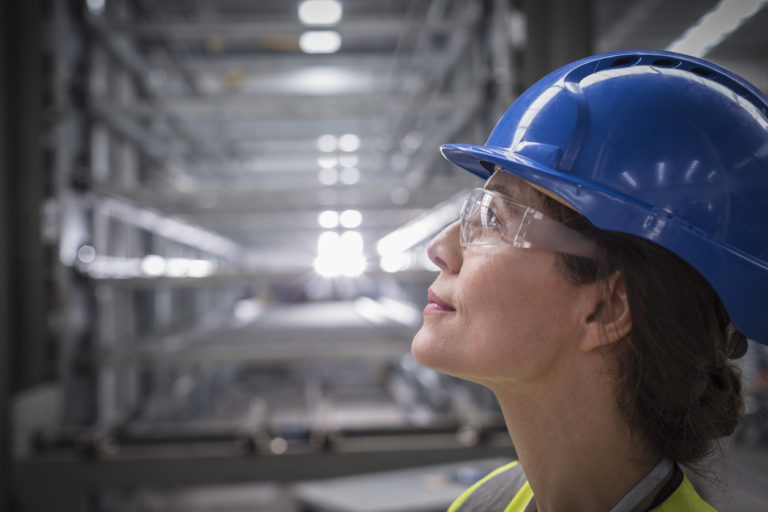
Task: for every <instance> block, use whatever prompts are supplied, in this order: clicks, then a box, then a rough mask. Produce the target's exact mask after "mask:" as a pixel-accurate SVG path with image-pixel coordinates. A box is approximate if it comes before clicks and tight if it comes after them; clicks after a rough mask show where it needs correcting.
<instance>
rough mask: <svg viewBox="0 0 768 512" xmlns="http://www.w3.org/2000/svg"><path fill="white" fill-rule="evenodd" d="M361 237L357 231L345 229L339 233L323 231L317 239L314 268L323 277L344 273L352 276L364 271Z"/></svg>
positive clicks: (364, 263)
mask: <svg viewBox="0 0 768 512" xmlns="http://www.w3.org/2000/svg"><path fill="white" fill-rule="evenodd" d="M365 267H366V262H365V256H363V237H362V235H361V234H360V233H358V232H357V231H346V232H344V234H342V235H339V234H338V233H336V232H334V231H325V232H324V233H322V234H321V235H320V236H319V237H318V239H317V258H315V270H316V271H317V273H318V274H320V275H322V276H325V277H336V276H340V275H345V276H349V277H354V276H358V275H360V274H362V273H363V272H364V271H365Z"/></svg>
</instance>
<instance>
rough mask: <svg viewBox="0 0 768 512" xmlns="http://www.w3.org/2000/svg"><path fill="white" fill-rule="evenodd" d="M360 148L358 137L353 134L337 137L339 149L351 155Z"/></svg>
mask: <svg viewBox="0 0 768 512" xmlns="http://www.w3.org/2000/svg"><path fill="white" fill-rule="evenodd" d="M359 147H360V137H358V136H357V135H355V134H354V133H345V134H344V135H342V136H341V137H339V149H340V150H342V151H346V152H347V153H351V152H352V151H357V150H358V148H359Z"/></svg>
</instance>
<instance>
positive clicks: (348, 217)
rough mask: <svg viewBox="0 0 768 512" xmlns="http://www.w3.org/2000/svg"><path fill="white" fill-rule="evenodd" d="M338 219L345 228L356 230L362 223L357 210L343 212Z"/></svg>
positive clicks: (361, 216) (361, 215)
mask: <svg viewBox="0 0 768 512" xmlns="http://www.w3.org/2000/svg"><path fill="white" fill-rule="evenodd" d="M338 218H339V222H340V223H341V225H342V226H344V227H345V228H356V227H358V226H359V225H360V224H362V222H363V214H362V213H360V212H359V211H358V210H344V211H343V212H341V215H339V217H338Z"/></svg>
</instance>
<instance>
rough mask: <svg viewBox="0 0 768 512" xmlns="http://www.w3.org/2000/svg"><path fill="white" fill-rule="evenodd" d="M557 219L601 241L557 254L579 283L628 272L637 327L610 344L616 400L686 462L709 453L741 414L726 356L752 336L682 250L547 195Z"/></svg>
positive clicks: (648, 436)
mask: <svg viewBox="0 0 768 512" xmlns="http://www.w3.org/2000/svg"><path fill="white" fill-rule="evenodd" d="M542 201H543V209H544V211H546V212H548V214H549V215H550V216H552V217H553V218H556V219H558V220H560V221H562V222H564V223H565V224H567V225H569V226H571V227H573V228H575V229H576V230H578V231H579V232H581V233H582V234H584V235H585V236H587V237H588V238H590V239H592V240H594V241H595V243H596V244H597V246H598V248H599V252H600V253H601V256H600V257H599V259H598V260H588V259H585V258H580V257H578V256H571V255H566V254H560V255H558V262H557V264H558V267H559V268H560V269H561V270H562V271H563V272H564V273H565V274H566V275H567V276H568V277H569V278H570V279H571V280H572V281H574V282H576V283H588V282H595V281H599V280H602V279H605V278H607V277H608V276H610V275H613V274H614V273H615V272H617V271H618V272H621V274H622V275H623V277H624V279H625V282H626V288H627V297H628V301H629V308H630V311H631V314H632V329H631V331H630V332H629V334H628V335H627V336H625V338H624V339H622V340H620V341H619V342H617V343H614V344H613V348H612V350H614V351H615V355H616V362H617V377H618V386H617V400H618V403H619V407H620V409H621V411H622V413H623V415H624V417H625V418H626V420H627V422H628V424H629V425H630V427H631V428H632V429H633V430H634V431H635V432H636V433H638V434H640V435H641V436H642V438H643V439H645V440H646V441H647V442H649V443H650V444H651V446H653V447H654V448H656V449H658V450H659V451H660V452H661V453H662V454H664V455H666V456H668V457H669V458H671V459H672V460H674V461H676V462H679V463H681V464H689V465H690V464H692V463H695V462H698V461H701V460H702V459H703V458H704V457H706V456H707V455H709V454H710V453H711V452H712V450H713V448H714V447H715V446H716V443H715V441H716V440H717V439H719V438H721V437H723V436H727V435H729V434H730V433H732V432H733V430H734V428H735V427H736V424H737V422H738V420H739V418H740V416H741V414H742V412H743V409H744V402H743V396H742V385H741V375H740V372H739V371H738V369H737V368H736V367H735V366H733V365H732V364H730V363H729V362H728V359H729V358H738V357H741V356H742V355H744V352H745V351H746V348H747V341H746V338H745V337H744V336H743V335H742V334H741V333H739V332H738V331H737V330H736V329H735V328H734V327H733V324H732V323H731V322H730V318H729V316H728V313H727V312H726V310H725V307H724V306H723V303H722V302H721V301H720V298H719V297H718V296H717V293H716V292H715V291H714V289H713V288H712V287H711V286H710V284H709V283H708V282H707V281H706V280H705V279H704V278H703V277H702V276H701V274H699V273H698V272H697V271H696V270H695V269H694V268H693V267H692V266H690V265H689V264H688V263H687V262H685V261H684V260H682V259H681V258H680V257H678V256H677V255H676V254H674V253H672V252H670V251H668V250H667V249H664V248H663V247H661V246H659V245H656V244H654V243H652V242H649V241H647V240H644V239H642V238H638V237H635V236H632V235H628V234H624V233H617V232H611V231H604V230H601V229H598V228H596V227H595V226H594V225H592V224H591V223H590V222H589V221H588V220H587V219H586V218H584V217H583V216H581V215H579V214H578V213H576V212H575V211H574V210H571V209H570V208H568V207H566V206H564V205H562V204H561V203H559V202H557V201H556V200H554V199H552V198H550V197H547V196H544V195H543V194H542Z"/></svg>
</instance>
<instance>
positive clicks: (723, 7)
mask: <svg viewBox="0 0 768 512" xmlns="http://www.w3.org/2000/svg"><path fill="white" fill-rule="evenodd" d="M766 3H768V0H721V1H720V2H718V4H717V5H715V6H714V7H713V8H712V9H711V10H710V11H709V12H707V13H706V14H705V15H704V16H702V17H701V18H699V19H698V21H696V23H694V24H693V25H691V26H690V27H689V28H688V29H687V30H686V31H685V32H684V33H683V35H681V36H680V37H679V38H678V39H676V40H675V41H673V42H672V43H671V44H670V45H669V46H667V48H666V49H667V50H669V51H672V52H679V53H685V54H688V55H692V56H694V57H704V56H705V55H706V54H707V53H709V51H710V50H711V49H712V48H714V47H715V46H717V45H719V44H720V43H721V42H723V41H724V40H725V39H726V38H727V37H728V36H729V35H731V34H732V33H733V32H734V31H736V30H737V29H738V28H739V27H741V26H742V25H743V24H744V23H746V21H747V20H749V19H750V18H751V17H752V16H754V15H755V14H756V13H757V12H759V11H760V9H762V8H763V7H764V6H765V4H766Z"/></svg>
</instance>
